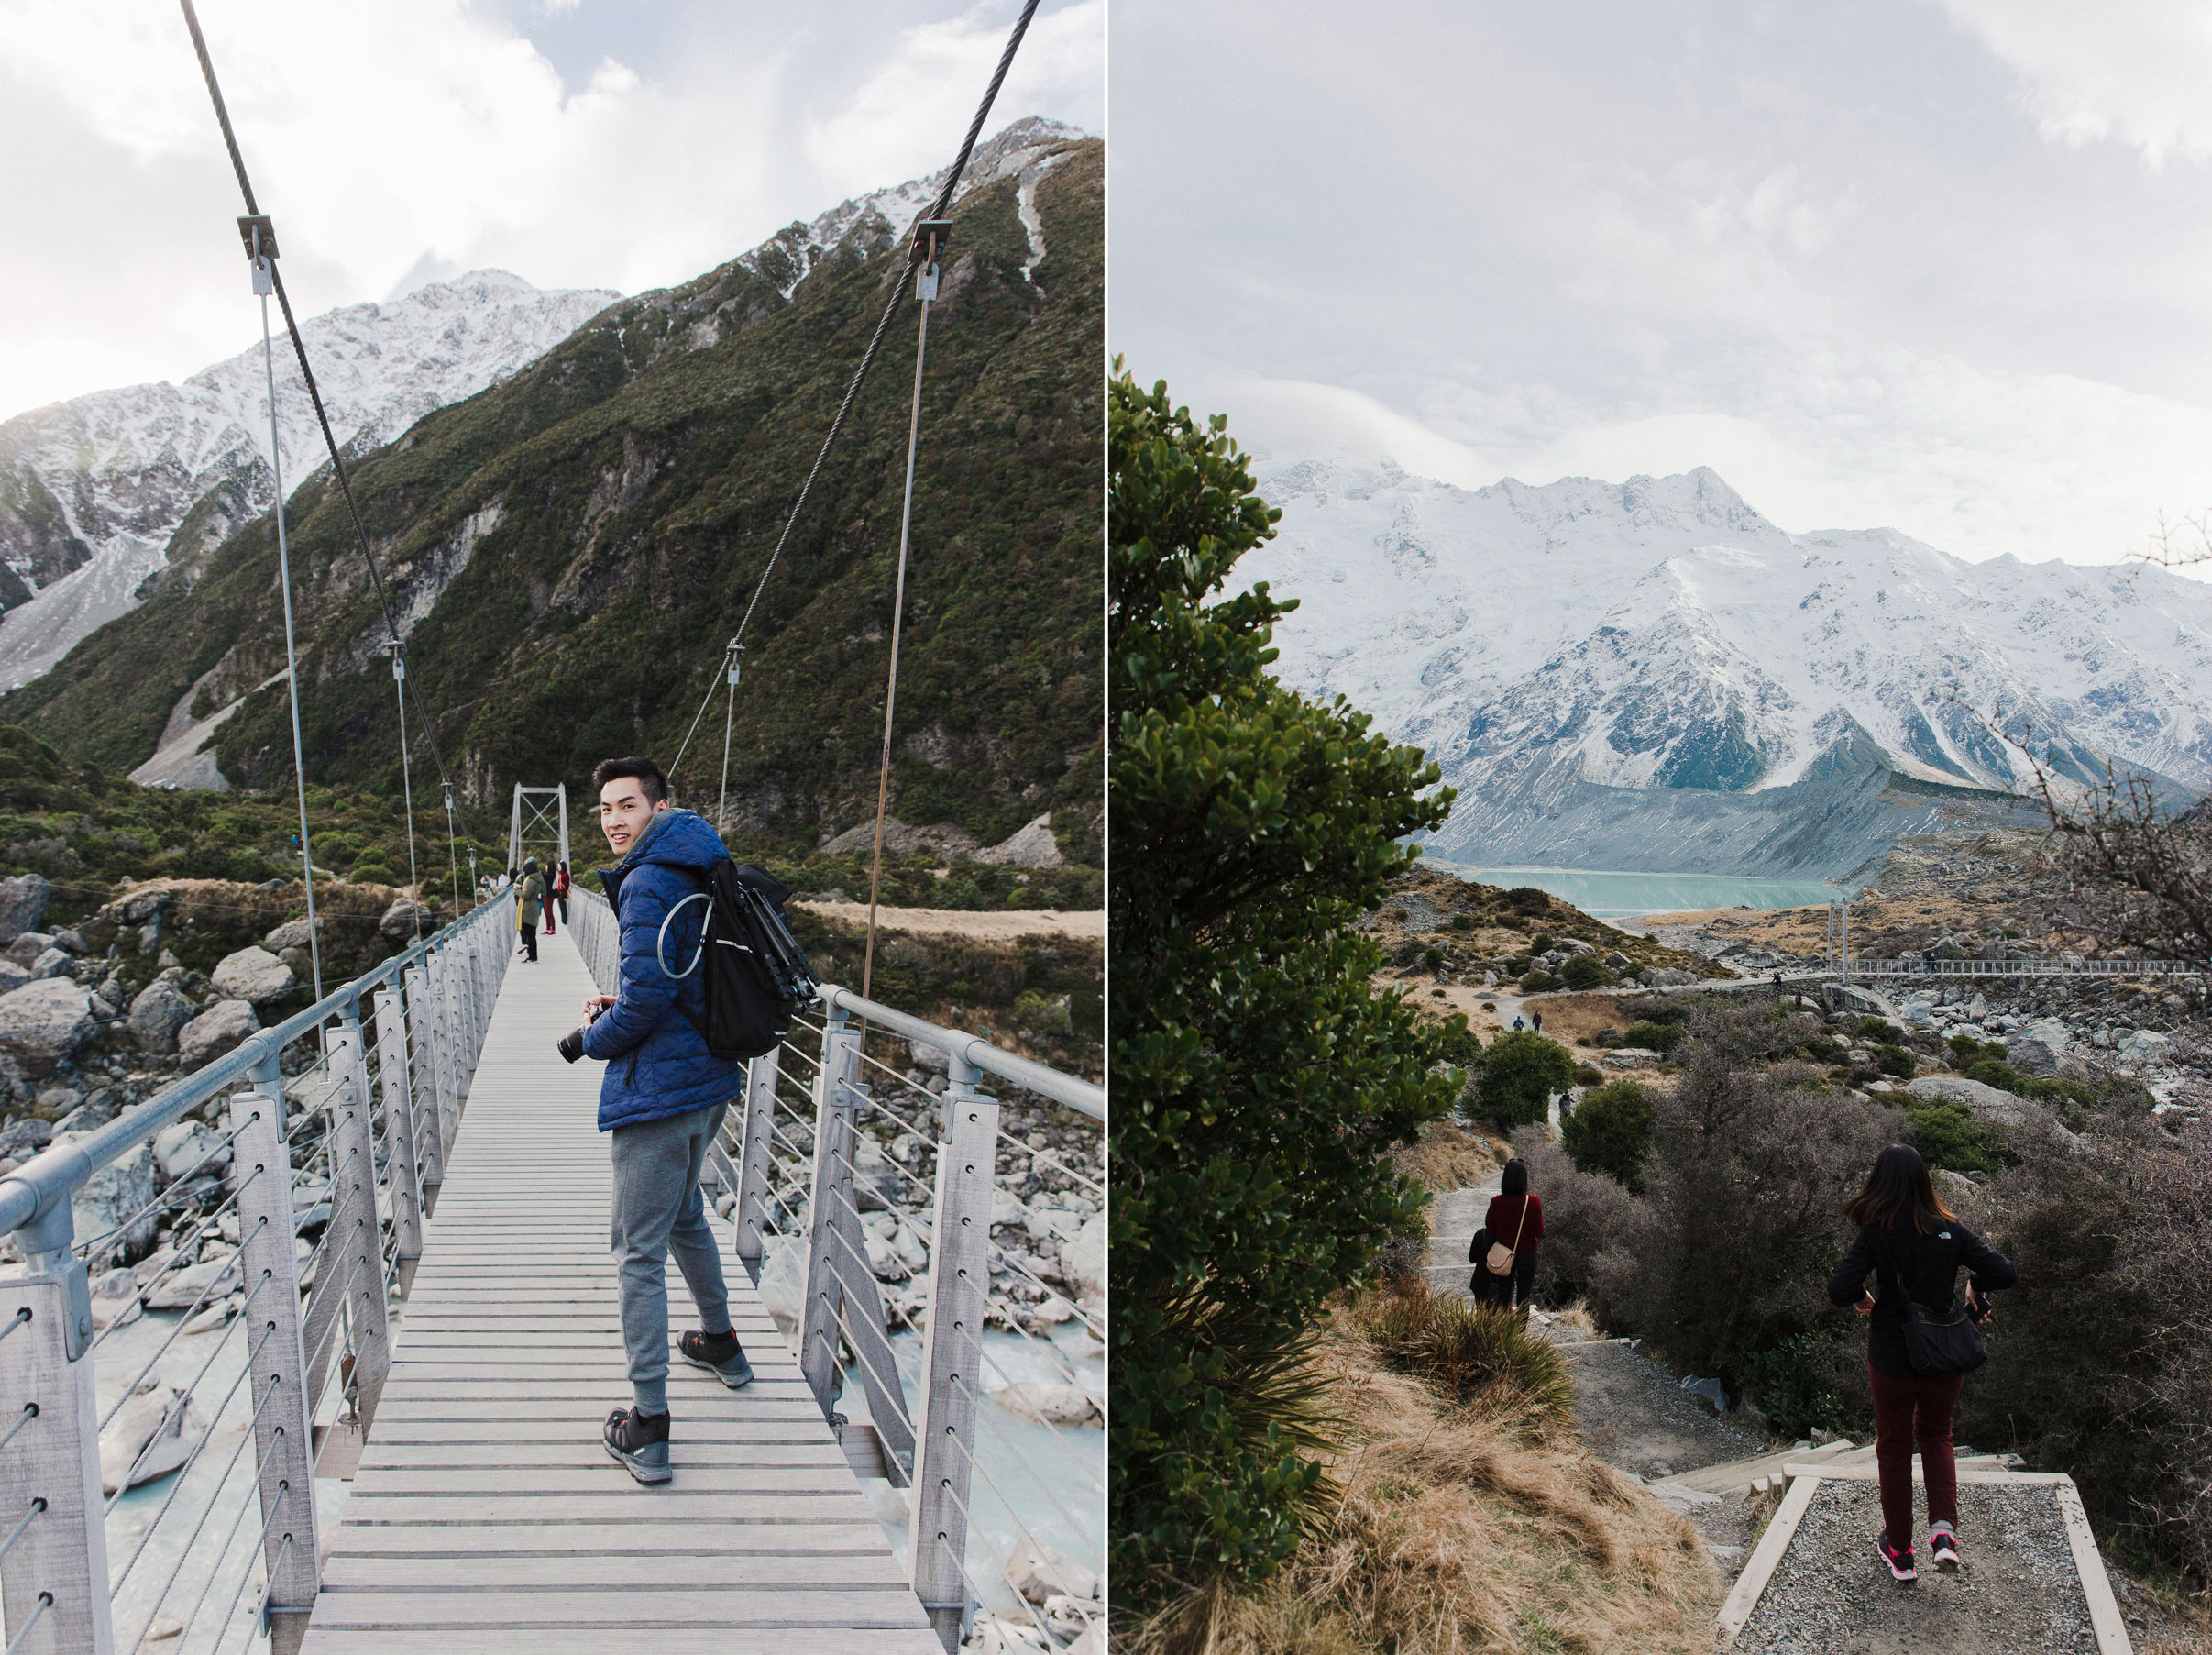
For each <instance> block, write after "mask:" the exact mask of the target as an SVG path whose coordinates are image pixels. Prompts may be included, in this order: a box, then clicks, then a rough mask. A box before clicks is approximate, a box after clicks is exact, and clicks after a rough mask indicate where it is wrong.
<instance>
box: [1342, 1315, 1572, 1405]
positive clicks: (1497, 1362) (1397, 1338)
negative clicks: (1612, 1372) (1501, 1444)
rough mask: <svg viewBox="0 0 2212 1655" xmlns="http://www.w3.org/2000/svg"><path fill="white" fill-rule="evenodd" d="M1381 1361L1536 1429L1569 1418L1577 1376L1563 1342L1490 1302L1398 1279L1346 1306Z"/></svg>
mask: <svg viewBox="0 0 2212 1655" xmlns="http://www.w3.org/2000/svg"><path fill="white" fill-rule="evenodd" d="M1344 1316H1345V1320H1346V1323H1347V1325H1348V1326H1349V1327H1350V1328H1352V1329H1353V1330H1356V1331H1357V1332H1359V1334H1360V1335H1361V1336H1362V1337H1363V1338H1364V1339H1365V1340H1366V1341H1367V1343H1368V1346H1369V1348H1370V1350H1372V1351H1373V1352H1374V1353H1375V1355H1376V1356H1377V1357H1378V1358H1379V1359H1380V1360H1381V1363H1382V1364H1383V1365H1384V1366H1385V1367H1387V1368H1389V1369H1391V1370H1392V1372H1393V1373H1399V1374H1412V1375H1414V1377H1416V1378H1418V1379H1421V1380H1424V1381H1425V1382H1426V1383H1427V1384H1428V1385H1431V1386H1433V1387H1434V1388H1435V1389H1436V1391H1437V1392H1438V1393H1439V1394H1440V1395H1441V1396H1444V1397H1445V1398H1447V1400H1449V1401H1452V1402H1456V1403H1459V1404H1463V1405H1471V1406H1476V1407H1482V1408H1484V1409H1485V1410H1487V1411H1488V1412H1490V1413H1491V1414H1492V1415H1494V1416H1496V1417H1498V1418H1513V1419H1517V1420H1519V1421H1521V1422H1522V1423H1523V1424H1524V1426H1525V1427H1527V1428H1530V1429H1555V1428H1557V1427H1561V1426H1566V1425H1568V1424H1570V1423H1571V1422H1572V1419H1573V1416H1574V1406H1575V1387H1574V1381H1573V1379H1572V1378H1571V1377H1569V1376H1568V1372H1567V1361H1566V1358H1564V1357H1562V1356H1561V1355H1560V1354H1559V1352H1558V1348H1557V1346H1556V1345H1554V1344H1552V1343H1551V1342H1550V1341H1548V1340H1546V1339H1544V1338H1542V1337H1540V1336H1538V1335H1536V1334H1534V1333H1531V1332H1530V1331H1529V1330H1528V1325H1527V1324H1526V1323H1525V1322H1524V1321H1522V1320H1521V1318H1518V1317H1516V1316H1514V1315H1513V1314H1512V1313H1511V1312H1509V1311H1504V1310H1501V1309H1499V1308H1497V1307H1495V1306H1492V1305H1476V1304H1470V1303H1469V1301H1467V1300H1466V1299H1462V1298H1445V1297H1440V1296H1437V1295H1436V1294H1435V1293H1433V1292H1431V1291H1430V1290H1429V1288H1428V1286H1427V1285H1426V1284H1425V1283H1423V1282H1420V1281H1407V1280H1403V1279H1401V1280H1397V1281H1393V1282H1392V1283H1391V1284H1390V1285H1388V1286H1387V1287H1385V1288H1384V1289H1383V1290H1381V1292H1378V1293H1372V1294H1369V1295H1366V1296H1363V1297H1361V1298H1359V1299H1358V1300H1355V1301H1354V1302H1353V1303H1352V1304H1351V1305H1349V1306H1348V1307H1346V1309H1345V1312H1344Z"/></svg>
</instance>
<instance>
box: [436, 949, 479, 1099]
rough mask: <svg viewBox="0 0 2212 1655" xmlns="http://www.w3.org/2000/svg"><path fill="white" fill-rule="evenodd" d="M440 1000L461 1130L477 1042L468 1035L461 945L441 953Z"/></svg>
mask: <svg viewBox="0 0 2212 1655" xmlns="http://www.w3.org/2000/svg"><path fill="white" fill-rule="evenodd" d="M438 979H439V984H440V994H439V998H440V999H441V1000H443V1002H444V1003H445V1007H446V1065H447V1072H448V1073H449V1074H450V1075H451V1076H452V1097H453V1130H454V1131H456V1132H458V1131H460V1130H461V1106H462V1105H463V1104H464V1103H466V1102H467V1101H468V1072H469V1070H470V1068H471V1067H472V1066H473V1065H472V1064H471V1062H470V1058H471V1057H472V1055H473V1054H474V1047H475V1043H474V1042H473V1041H472V1040H471V1039H470V1038H469V1034H468V1002H467V1000H466V999H465V998H464V996H463V994H462V991H461V981H460V979H461V957H460V947H459V945H458V944H454V945H453V946H450V947H446V948H441V949H439V950H438Z"/></svg>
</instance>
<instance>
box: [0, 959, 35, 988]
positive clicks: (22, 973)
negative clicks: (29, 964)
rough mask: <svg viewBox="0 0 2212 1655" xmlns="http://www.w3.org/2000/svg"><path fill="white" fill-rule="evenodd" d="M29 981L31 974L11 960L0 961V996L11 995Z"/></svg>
mask: <svg viewBox="0 0 2212 1655" xmlns="http://www.w3.org/2000/svg"><path fill="white" fill-rule="evenodd" d="M30 980H31V974H30V973H29V971H28V970H27V969H25V968H24V967H23V966H21V965H17V964H16V962H15V961H13V960H0V994H13V993H14V992H15V991H16V990H17V989H18V988H20V987H23V985H24V984H26V983H28V982H29V981H30Z"/></svg>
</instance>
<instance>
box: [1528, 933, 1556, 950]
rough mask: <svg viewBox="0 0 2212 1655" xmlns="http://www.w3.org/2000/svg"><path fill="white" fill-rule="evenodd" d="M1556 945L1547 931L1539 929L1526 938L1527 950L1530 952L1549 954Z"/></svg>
mask: <svg viewBox="0 0 2212 1655" xmlns="http://www.w3.org/2000/svg"><path fill="white" fill-rule="evenodd" d="M1556 946H1557V943H1554V942H1553V940H1552V934H1551V932H1548V931H1539V932H1536V934H1535V936H1533V937H1531V938H1529V939H1528V952H1529V953H1531V954H1549V953H1550V952H1551V951H1552V949H1553V948H1554V947H1556Z"/></svg>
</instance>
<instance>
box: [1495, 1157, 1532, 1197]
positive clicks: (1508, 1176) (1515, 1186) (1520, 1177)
mask: <svg viewBox="0 0 2212 1655" xmlns="http://www.w3.org/2000/svg"><path fill="white" fill-rule="evenodd" d="M1498 1193H1499V1194H1500V1195H1503V1196H1524V1195H1526V1194H1527V1193H1528V1163H1527V1162H1525V1161H1508V1162H1507V1163H1506V1164H1505V1176H1504V1178H1503V1179H1502V1180H1501V1182H1500V1184H1499V1186H1498Z"/></svg>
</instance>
